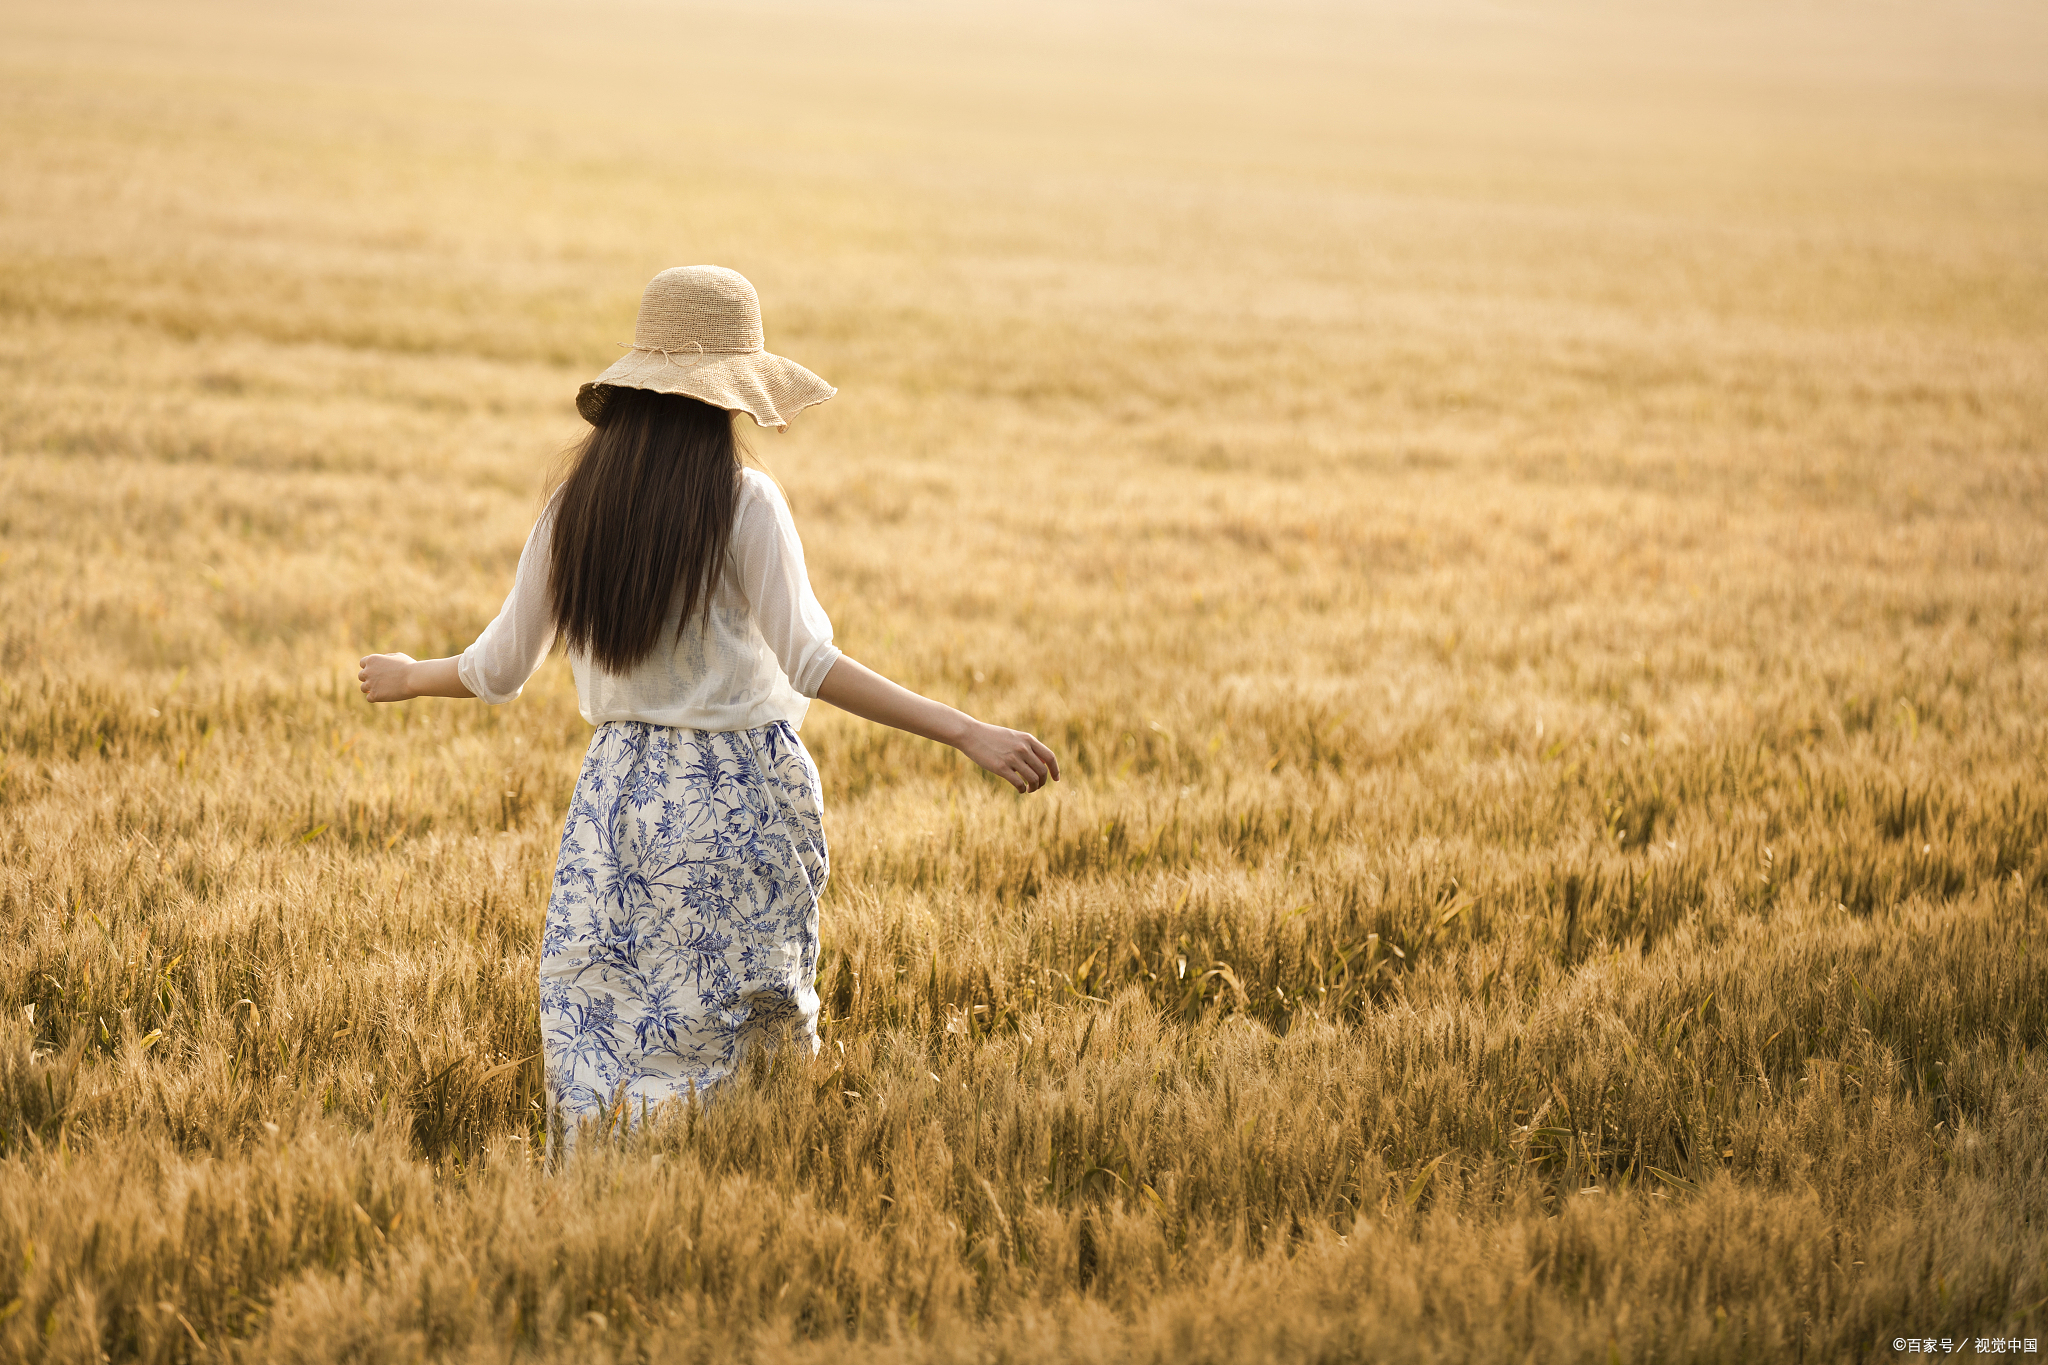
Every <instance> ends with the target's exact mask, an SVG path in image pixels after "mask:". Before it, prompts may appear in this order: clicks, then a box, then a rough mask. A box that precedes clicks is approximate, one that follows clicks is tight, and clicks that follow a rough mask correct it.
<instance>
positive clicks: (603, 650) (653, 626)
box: [548, 389, 740, 673]
mask: <svg viewBox="0 0 2048 1365" xmlns="http://www.w3.org/2000/svg"><path fill="white" fill-rule="evenodd" d="M739 479H740V448H739V441H738V438H737V436H736V435H735V433H734V431H733V425H732V414H731V413H729V412H726V411H724V410H723V409H720V408H714V407H712V406H711V405H710V404H709V403H700V402H698V401H697V400H696V399H694V398H686V397H684V396H683V395H681V394H675V393H654V392H652V391H650V390H647V389H613V390H611V392H610V394H609V395H608V396H607V400H606V402H605V405H604V411H603V412H602V413H601V414H599V418H598V421H597V424H596V425H595V426H594V427H592V428H591V432H590V435H589V436H587V437H586V438H584V441H583V444H582V446H581V447H579V448H578V449H577V450H576V451H575V452H574V454H573V455H572V456H571V460H570V467H569V474H568V477H567V478H566V479H565V480H563V483H562V491H561V498H560V501H559V502H558V503H557V504H556V507H555V526H554V541H553V549H554V563H553V566H552V571H551V572H550V574H549V576H548V599H549V607H550V608H551V610H552V611H553V612H554V617H555V631H556V634H557V637H558V638H559V639H560V640H561V641H562V643H563V644H565V645H567V646H568V647H569V648H570V649H572V650H582V651H584V652H585V653H587V654H588V655H589V656H590V659H591V661H592V662H594V663H595V664H596V665H597V666H598V667H599V668H601V669H603V670H604V671H605V672H607V673H624V672H626V671H627V670H628V669H630V668H632V667H633V666H634V665H635V664H637V663H639V662H640V661H641V660H643V659H645V658H647V656H648V655H650V654H652V653H653V652H654V650H655V647H656V646H657V645H658V644H659V643H660V642H661V636H662V630H663V628H664V627H665V626H666V625H667V623H668V614H669V610H670V608H671V607H674V606H675V605H677V603H678V601H679V600H680V603H681V606H682V612H681V615H680V616H679V617H678V623H679V628H680V626H682V625H687V624H688V623H689V621H690V618H691V617H692V616H694V615H696V614H697V613H698V612H700V611H706V610H708V609H709V604H710V598H711V588H712V584H713V583H715V582H716V581H717V573H718V567H719V565H720V564H721V563H722V562H723V561H724V559H725V550H726V546H727V545H728V544H729V543H730V542H731V539H732V519H733V512H734V509H735V507H736V505H737V503H738V501H739Z"/></svg>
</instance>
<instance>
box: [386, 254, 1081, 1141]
mask: <svg viewBox="0 0 2048 1365" xmlns="http://www.w3.org/2000/svg"><path fill="white" fill-rule="evenodd" d="M633 340H634V345H633V346H632V347H631V348H630V349H629V350H628V353H627V354H626V355H625V356H624V357H623V358H622V359H620V360H619V361H618V363H616V364H614V365H613V366H612V367H611V368H610V369H608V370H606V371H605V372H604V373H603V374H601V375H599V376H598V378H597V379H596V380H595V381H594V382H592V383H590V384H585V385H584V386H583V388H582V389H581V390H580V391H579V392H578V394H577V396H576V406H577V409H578V410H579V411H580V412H581V413H582V414H583V416H584V418H585V419H586V420H588V421H589V422H590V423H591V432H590V434H589V436H588V437H587V438H586V439H585V440H584V442H583V445H582V447H581V448H580V450H579V451H578V452H577V455H576V458H575V461H574V464H573V466H572V468H571V469H570V472H569V475H568V477H567V479H566V480H565V481H564V482H563V483H562V485H561V487H560V488H558V489H557V490H556V491H555V493H554V495H553V497H552V498H550V499H549V501H548V504H547V507H546V508H545V510H544V511H543V512H542V513H541V516H540V518H539V520H538V521H537V522H536V523H535V525H534V528H533V532H532V534H531V535H529V536H528V537H527V540H526V548H525V550H524V551H523V552H522V553H521V554H520V556H519V569H518V574H517V576H516V578H515V580H514V582H513V585H512V592H511V595H510V596H509V597H507V598H506V599H505V606H504V609H503V610H502V611H500V612H499V613H498V616H497V618H496V619H495V620H493V621H492V622H491V623H490V625H489V626H488V627H486V628H485V630H484V632H483V634H482V635H481V636H479V637H478V638H477V641H476V643H475V644H473V645H471V646H470V647H469V648H468V649H466V650H464V651H463V653H462V654H461V655H460V656H459V657H457V658H452V659H424V660H415V659H412V658H410V657H409V656H407V655H404V654H373V655H370V656H369V657H367V658H365V659H364V660H363V661H362V672H361V673H360V674H359V675H358V677H359V680H360V681H361V683H362V689H363V695H364V696H366V697H368V698H369V699H370V700H371V701H373V702H385V701H405V700H408V699H410V698H413V697H481V698H483V699H484V700H485V701H488V702H493V703H498V702H505V701H510V700H511V699H512V698H513V697H516V696H518V695H519V691H520V689H521V688H522V687H523V686H524V685H525V683H526V680H527V678H528V677H529V676H531V675H532V673H533V671H534V669H536V668H538V667H539V666H540V663H541V660H542V659H544V658H545V657H546V656H547V653H548V650H549V649H550V647H551V646H552V645H553V643H554V642H555V641H556V640H557V639H559V640H560V641H562V642H563V643H564V644H565V645H566V646H567V648H568V653H569V662H570V666H571V668H572V670H573V671H574V673H575V677H576V695H577V700H578V703H579V706H580V709H581V710H582V713H583V717H584V719H585V720H588V721H590V722H591V723H592V724H594V725H596V726H597V732H596V734H595V735H593V736H592V738H591V742H590V751H589V753H588V755H587V756H586V757H585V758H584V761H583V771H582V774H581V776H579V777H578V778H577V781H576V792H575V795H574V797H573V798H572V799H571V801H570V804H569V815H568V818H567V820H566V821H565V822H564V825H563V830H562V851H561V856H560V858H559V860H558V861H557V862H556V865H555V881H554V889H553V892H552V894H551V895H550V896H549V899H548V913H547V928H546V932H545V934H544V936H543V937H542V940H541V954H540V1017H541V1051H542V1056H543V1058H544V1063H545V1067H546V1073H547V1092H548V1098H549V1111H550V1121H549V1125H548V1127H549V1146H550V1147H551V1148H553V1147H555V1146H557V1144H560V1145H561V1146H562V1147H563V1149H564V1150H566V1149H567V1147H568V1146H569V1145H572V1144H573V1142H574V1140H575V1136H576V1131H577V1127H578V1125H579V1124H580V1123H582V1122H584V1121H588V1120H591V1119H601V1118H604V1117H607V1116H618V1117H624V1118H625V1119H626V1120H627V1121H628V1122H631V1121H632V1120H633V1119H634V1118H637V1117H638V1116H639V1115H641V1114H643V1113H645V1112H646V1111H647V1109H648V1107H649V1106H651V1105H654V1104H658V1103H661V1102H663V1101H667V1100H671V1099H677V1098H683V1097H686V1096H689V1095H694V1094H701V1093H702V1092H704V1091H705V1090H706V1089H708V1088H709V1087H711V1086H713V1085H715V1084H716V1083H717V1082H718V1081H719V1080H720V1079H722V1078H723V1077H725V1076H726V1075H727V1074H729V1073H730V1072H731V1070H732V1069H733V1067H734V1065H735V1064H736V1063H737V1061H738V1058H739V1056H740V1054H741V1052H742V1051H743V1050H744V1049H745V1047H746V1046H748V1045H749V1044H750V1043H752V1042H754V1041H757V1040H765V1039H767V1038H769V1037H772V1036H773V1035H774V1034H775V1033H776V1032H777V1031H779V1030H780V1029H782V1028H785V1027H787V1028H790V1029H791V1030H792V1031H793V1033H794V1035H795V1036H796V1037H797V1038H798V1039H799V1041H800V1042H802V1043H803V1044H804V1045H806V1046H809V1047H811V1048H816V1046H817V1022H818V995H817V991H816V989H815V988H814V977H815V975H816V971H817V962H818V896H819V893H820V892H821V891H823V890H824V886H825V876H826V870H827V866H826V857H825V836H824V828H823V823H822V815H823V798H822V793H821V791H820V789H819V785H818V772H817V768H816V767H815V766H814V765H813V764H812V762H811V757H810V755H809V754H808V753H806V752H805V750H804V746H803V743H802V741H801V740H799V739H798V738H797V734H796V731H797V726H798V725H800V724H801V723H802V721H803V716H804V711H805V709H806V708H807V707H808V705H809V699H810V698H812V697H821V698H823V699H824V700H826V701H828V702H830V703H832V704H833V705H834V706H838V707H840V708H842V709H844V710H847V711H851V712H852V713H853V714H855V715H857V716H862V717H865V718H866V719H868V720H872V721H876V722H879V723H881V724H883V725H891V726H895V727H896V728H897V729H900V730H907V731H909V732H910V733H911V734H915V735H922V736H924V737H926V738H927V739H935V740H938V741H940V742H942V743H945V744H950V745H953V746H954V747H955V748H957V749H959V750H960V751H961V752H963V753H965V754H966V755H967V756H968V757H970V758H972V759H973V760H974V761H975V762H976V763H979V764H980V765H981V766H982V767H984V768H986V769H988V770H989V771H990V772H992V773H995V774H996V775H997V776H999V777H1002V778H1004V779H1005V780H1007V781H1008V782H1009V783H1010V784H1011V785H1012V786H1014V787H1015V788H1016V789H1017V790H1018V791H1020V792H1033V791H1037V790H1038V789H1039V788H1040V787H1041V786H1043V785H1044V784H1045V782H1046V780H1047V779H1048V778H1051V779H1053V780H1055V781H1056V780H1058V778H1059V764H1058V762H1057V761H1056V760H1055V759H1054V757H1053V754H1052V751H1051V750H1049V749H1047V748H1046V747H1045V745H1043V744H1041V743H1039V742H1038V741H1037V740H1036V739H1035V738H1033V737H1032V736H1030V735H1028V734H1025V733H1023V732H1022V731H1019V730H1005V729H1003V728H1001V727H1000V726H995V725H985V724H983V723H982V722H980V721H978V720H975V719H974V718H973V717H972V716H968V715H966V714H964V713H962V712H959V711H956V710H954V709H953V708H952V707H950V706H944V705H941V704H940V703H938V702H934V701H930V700H928V699H926V698H924V697H920V696H918V695H917V694H916V693H914V692H910V691H907V690H905V689H904V688H902V687H899V686H897V685H896V684H895V683H893V682H891V681H889V680H888V679H887V678H884V677H882V676H881V675H880V674H877V673H875V672H873V671H872V670H870V669H867V668H864V667H862V666H861V665H860V664H858V663H856V662H854V661H853V660H852V659H850V658H848V657H846V656H845V655H844V654H841V653H840V652H839V650H838V649H837V648H835V647H834V646H833V644H832V623H831V622H830V621H829V620H827V619H826V616H825V612H824V610H823V609H822V608H821V607H820V606H819V605H818V601H817V598H816V597H814V596H813V595H812V593H811V587H810V583H809V580H808V579H807V577H806V576H805V572H804V559H803V547H802V545H801V544H800V543H799V542H798V540H797V534H796V527H795V525H794V523H792V521H791V520H790V515H789V508H788V506H787V504H785V503H784V501H783V499H782V495H781V493H780V492H779V491H778V490H777V489H776V487H775V484H774V483H773V482H772V481H770V480H769V479H768V477H767V476H766V475H764V474H762V473H760V472H759V471H757V470H753V469H747V468H744V467H742V465H741V464H740V457H739V447H738V444H737V441H736V438H735V435H734V432H733V423H734V421H735V420H736V415H737V414H738V413H742V412H744V413H746V414H747V415H749V416H750V417H752V418H753V419H754V421H755V422H756V423H758V424H759V425H761V426H764V427H765V426H773V427H777V428H780V429H782V430H787V429H788V421H789V418H791V417H793V416H795V415H796V413H797V412H799V411H801V410H802V409H803V408H806V407H808V406H810V405H811V404H813V403H821V402H823V401H824V400H826V399H827V398H830V397H831V396H832V395H833V394H834V393H835V392H836V390H834V389H833V388H832V387H831V386H830V385H828V384H826V383H825V382H824V381H823V380H821V379H819V378H818V377H817V376H816V375H814V374H812V373H811V372H810V371H808V370H806V369H804V368H803V367H802V366H800V365H797V364H794V363H793V362H791V361H788V360H785V359H783V358H782V357H780V356H777V355H773V354H770V353H769V352H768V351H766V350H764V349H763V345H762V333H761V309H760V303H759V301H758V300H757V299H756V297H755V294H754V288H753V286H752V285H751V284H749V283H748V282H747V281H746V280H745V279H744V278H743V277H742V276H740V275H739V274H737V273H736V272H734V271H731V270H725V269H721V268H719V267H716V266H690V267H687V268H683V269H676V270H665V271H663V272H662V273H661V274H659V275H657V276H655V277H654V280H653V282H652V283H651V284H649V285H648V286H647V290H646V293H645V294H644V295H643V296H642V297H641V300H640V316H639V320H638V322H637V324H636V325H635V327H634V338H633Z"/></svg>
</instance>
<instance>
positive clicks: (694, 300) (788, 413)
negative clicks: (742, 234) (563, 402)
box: [576, 265, 839, 427]
mask: <svg viewBox="0 0 2048 1365" xmlns="http://www.w3.org/2000/svg"><path fill="white" fill-rule="evenodd" d="M612 389H652V390H654V391H655V392H656V393H681V394H687V395H689V396H690V397H691V398H696V399H700V400H702V401H703V402H706V403H710V404H711V405H712V406H714V407H720V408H725V409H726V410H728V411H735V412H744V413H746V414H747V416H749V417H751V418H753V419H754V421H755V422H756V423H758V424H759V425H761V426H764V427H787V426H788V425H789V419H790V418H792V417H794V416H796V415H797V414H798V413H799V412H802V411H803V410H804V409H805V408H807V407H809V406H811V404H813V403H822V402H824V401H825V400H826V399H827V398H830V397H831V396H832V395H833V394H835V393H837V392H839V390H837V389H835V388H833V387H832V386H831V385H830V384H827V383H826V382H825V381H824V380H822V379H820V378H818V376H816V375H814V374H812V373H811V372H810V371H809V370H807V369H805V368H804V367H803V366H801V365H799V364H797V363H796V362H795V361H794V360H785V359H783V358H782V357H781V356H779V355H775V354H773V353H772V352H770V351H768V350H767V349H766V348H765V347H764V346H763V339H762V335H761V300H760V297H759V296H758V295H756V294H755V293H754V286H753V285H751V284H749V283H747V277H746V276H744V275H742V274H740V272H739V271H737V270H727V269H726V268H725V267H724V266H722V265H680V266H677V267H675V268H674V269H672V270H664V271H662V272H661V273H660V274H659V275H656V276H655V277H654V278H653V279H652V280H650V281H649V282H648V284H647V289H646V292H644V293H642V294H641V295H640V317H639V319H638V320H637V321H635V322H634V324H633V344H632V346H631V347H629V348H628V349H627V351H626V354H625V355H623V356H621V357H619V359H618V361H617V363H615V364H614V365H613V366H612V367H611V368H610V369H608V370H606V371H605V372H604V373H603V374H601V375H599V376H598V377H597V378H596V379H594V380H592V381H591V382H590V383H588V384H585V385H584V386H583V387H582V388H580V389H578V390H577V391H576V411H578V412H580V413H582V414H583V418H584V420H585V421H587V422H589V423H590V424H591V425H592V426H595V425H597V423H598V422H599V421H600V420H602V419H603V417H604V407H605V402H606V400H607V398H608V397H609V395H610V391H611V390H612Z"/></svg>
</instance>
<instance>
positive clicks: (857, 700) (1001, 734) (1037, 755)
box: [818, 654, 1060, 792]
mask: <svg viewBox="0 0 2048 1365" xmlns="http://www.w3.org/2000/svg"><path fill="white" fill-rule="evenodd" d="M818 699H819V700H820V701H828V702H831V703H832V704H833V705H834V706H836V707H838V708H839V709H840V710H842V711H850V712H852V713H853V714H854V715H856V716H859V717H860V718H861V719H863V720H871V721H874V722H875V723H876V724H878V725H888V726H893V727H894V728H896V729H898V730H904V731H907V732H908V733H910V734H913V735H922V736H923V737H924V738H926V739H935V740H937V741H938V742H939V743H941V744H950V745H952V746H953V747H954V748H955V749H958V750H959V751H960V752H961V753H963V754H966V755H967V756H968V757H969V758H971V759H973V760H974V761H975V762H976V763H979V764H980V765H981V766H982V767H984V768H986V769H988V770H989V771H990V772H992V773H994V774H995V775H996V776H998V777H1000V778H1002V779H1003V780H1004V781H1005V782H1008V783H1009V784H1010V785H1011V786H1013V787H1015V788H1016V789H1017V790H1018V791H1020V792H1035V791H1037V790H1038V789H1039V788H1040V787H1042V786H1044V785H1045V784H1046V782H1047V781H1048V780H1050V781H1053V782H1057V781H1059V780H1060V763H1059V760H1058V759H1057V758H1055V757H1054V756H1053V752H1052V750H1050V749H1048V748H1046V747H1045V746H1044V745H1043V744H1041V743H1039V742H1038V740H1037V738H1036V737H1035V736H1033V735H1028V734H1026V733H1025V732H1024V731H1022V730H1006V729H1004V728H1003V727H1002V726H1000V725H989V724H987V723H985V722H983V721H978V720H976V719H975V718H974V717H972V716H970V715H968V714H967V713H966V712H964V711H956V710H954V709H953V708H952V707H950V706H948V705H946V704H945V703H944V702H937V701H933V700H932V699H931V698H930V697H920V696H919V695H917V693H915V692H913V691H911V690H910V689H909V688H907V687H902V686H899V685H898V684H896V683H893V682H891V681H889V680H888V679H887V678H885V677H883V676H882V675H881V674H879V673H877V672H875V671H874V670H873V669H871V668H867V667H865V666H864V665H862V664H860V663H859V662H857V661H855V660H853V659H849V658H848V657H846V656H845V655H844V654H842V655H840V656H839V658H838V659H836V660H835V661H834V662H833V664H832V667H831V669H830V670H829V671H827V672H826V674H825V681H824V682H822V683H820V684H819V685H818Z"/></svg>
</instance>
